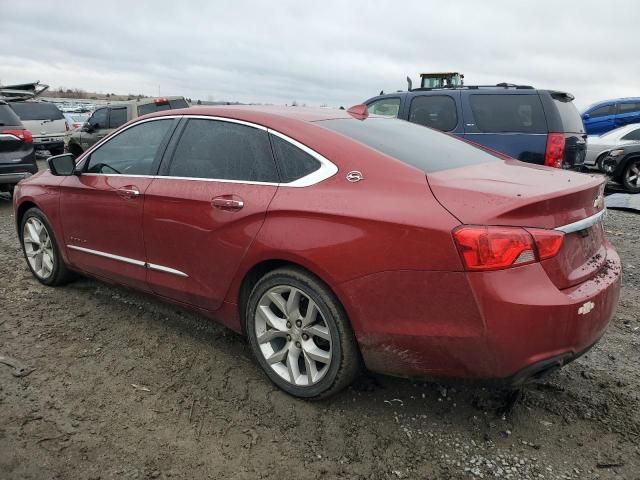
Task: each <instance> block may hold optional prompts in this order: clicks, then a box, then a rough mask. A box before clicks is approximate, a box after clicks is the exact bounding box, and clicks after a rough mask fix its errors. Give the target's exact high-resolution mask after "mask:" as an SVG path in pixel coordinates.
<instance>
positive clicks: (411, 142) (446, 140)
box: [316, 118, 501, 173]
mask: <svg viewBox="0 0 640 480" xmlns="http://www.w3.org/2000/svg"><path fill="white" fill-rule="evenodd" d="M316 125H319V126H322V127H325V128H328V129H330V130H333V131H334V132H338V133H341V134H342V135H345V136H347V137H350V138H352V139H354V140H356V141H358V142H360V143H363V144H365V145H367V146H368V147H371V148H374V149H376V150H378V151H379V152H382V153H384V154H386V155H389V156H390V157H393V158H396V159H398V160H400V161H401V162H403V163H406V164H408V165H412V166H414V167H416V168H419V169H420V170H422V171H423V172H425V173H429V172H437V171H439V170H446V169H448V168H458V167H464V166H468V165H475V164H478V163H485V162H492V161H493V162H495V161H501V159H499V158H498V157H496V156H495V155H492V154H490V153H488V152H486V151H484V150H481V149H479V148H477V147H474V146H472V145H470V144H468V143H466V142H463V141H462V140H458V139H456V138H455V137H453V136H451V135H448V134H445V133H441V132H437V131H435V130H432V129H429V128H425V127H423V126H421V125H416V124H414V123H410V122H405V121H404V120H397V119H387V118H369V119H367V120H363V121H361V120H355V119H346V118H341V119H334V120H323V121H319V122H316Z"/></svg>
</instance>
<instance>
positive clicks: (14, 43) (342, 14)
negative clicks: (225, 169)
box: [0, 0, 640, 107]
mask: <svg viewBox="0 0 640 480" xmlns="http://www.w3.org/2000/svg"><path fill="white" fill-rule="evenodd" d="M0 12H2V14H1V15H0V45H2V46H3V48H2V49H0V83H3V84H10V83H19V82H29V81H35V80H41V81H42V82H44V83H48V84H50V85H51V86H52V87H59V86H62V87H65V88H82V89H84V90H93V91H99V92H104V93H106V92H114V93H120V94H126V93H144V94H147V95H157V94H158V90H160V93H161V94H162V95H184V96H186V97H192V98H194V99H195V98H200V99H203V100H207V99H215V100H229V101H231V100H237V101H241V102H263V103H277V104H286V103H291V102H292V101H294V100H295V101H297V102H298V103H306V104H308V105H321V104H328V105H330V106H339V105H345V106H350V105H352V104H355V103H360V102H362V101H363V100H365V99H367V98H369V97H371V96H373V95H375V94H377V93H378V92H380V90H381V89H384V90H385V91H393V90H396V89H405V88H406V81H405V77H406V76H407V75H410V76H411V77H412V78H413V80H414V85H415V84H416V83H417V81H418V80H417V78H418V73H419V72H434V71H442V70H445V71H459V72H462V73H464V74H465V76H466V79H465V81H466V83H468V84H488V83H489V84H494V83H497V82H502V81H507V82H510V83H521V84H530V85H534V86H536V87H539V88H551V89H558V90H566V91H569V92H571V93H573V94H574V95H575V96H576V104H577V106H578V107H583V106H586V105H587V104H589V103H591V102H594V101H597V100H601V99H606V98H612V97H622V96H640V61H638V55H637V51H638V35H637V32H638V25H640V2H638V1H634V0H629V1H612V0H609V1H606V2H605V1H602V0H600V1H588V0H582V1H561V0H555V1H535V2H532V1H527V2H523V1H518V0H511V1H508V2H507V1H494V2H492V1H463V0H456V1H442V0H441V1H434V2H432V1H426V0H422V1H415V2H413V1H407V0H402V1H396V2H391V1H388V2H387V1H355V0H354V1H347V0H345V1H335V2H334V1H330V0H321V1H313V2H312V1H303V0H293V1H288V0H278V1H244V0H234V1H207V2H205V1H200V2H197V1H188V0H181V1H176V0H171V1H153V2H151V1H147V2H143V1H131V0H128V1H123V2H120V1H113V0H109V1H107V2H92V1H87V0H83V1H80V2H75V1H69V0H67V1H64V2H44V1H28V0H22V1H21V2H18V3H16V2H15V1H9V0H0Z"/></svg>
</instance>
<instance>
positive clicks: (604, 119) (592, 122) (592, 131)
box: [582, 103, 616, 135]
mask: <svg viewBox="0 0 640 480" xmlns="http://www.w3.org/2000/svg"><path fill="white" fill-rule="evenodd" d="M615 114H616V105H615V104H613V103H612V104H609V105H602V106H599V107H597V108H594V109H593V110H591V111H589V112H586V113H585V114H584V115H583V116H582V119H583V122H584V127H585V129H586V130H587V133H588V134H589V135H602V134H603V133H605V132H608V131H609V130H612V129H614V128H615Z"/></svg>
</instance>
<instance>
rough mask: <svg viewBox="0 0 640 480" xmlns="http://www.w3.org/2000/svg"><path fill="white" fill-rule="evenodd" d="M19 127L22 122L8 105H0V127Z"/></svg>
mask: <svg viewBox="0 0 640 480" xmlns="http://www.w3.org/2000/svg"><path fill="white" fill-rule="evenodd" d="M7 126H10V127H21V126H22V122H21V121H20V118H18V115H16V113H15V112H14V111H13V110H11V107H10V106H9V105H0V127H7Z"/></svg>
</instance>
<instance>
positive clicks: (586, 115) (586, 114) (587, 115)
mask: <svg viewBox="0 0 640 480" xmlns="http://www.w3.org/2000/svg"><path fill="white" fill-rule="evenodd" d="M589 118H591V116H590V115H589V114H588V113H585V114H584V115H582V119H583V120H589Z"/></svg>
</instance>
